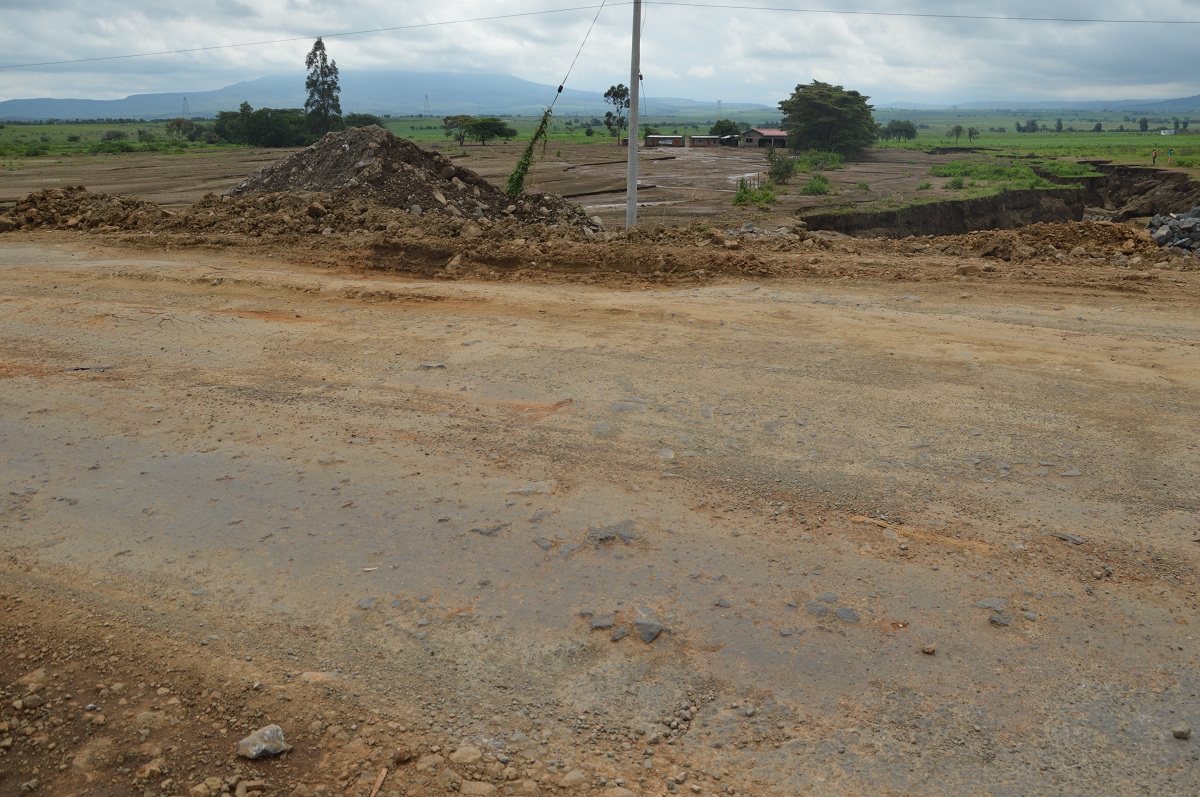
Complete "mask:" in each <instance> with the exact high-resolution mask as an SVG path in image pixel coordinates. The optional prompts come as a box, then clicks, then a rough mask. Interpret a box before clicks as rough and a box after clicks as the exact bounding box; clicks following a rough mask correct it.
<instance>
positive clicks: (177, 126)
mask: <svg viewBox="0 0 1200 797" xmlns="http://www.w3.org/2000/svg"><path fill="white" fill-rule="evenodd" d="M195 129H196V123H195V122H193V121H192V120H191V119H184V118H183V117H182V116H180V117H177V118H175V119H172V120H170V121H169V122H167V123H166V124H165V125H163V130H164V131H165V132H166V134H167V135H168V136H170V137H171V138H191V134H192V132H193V131H194V130H195Z"/></svg>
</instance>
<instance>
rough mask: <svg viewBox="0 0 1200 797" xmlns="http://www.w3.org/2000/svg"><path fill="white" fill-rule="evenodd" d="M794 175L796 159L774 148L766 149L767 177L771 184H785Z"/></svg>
mask: <svg viewBox="0 0 1200 797" xmlns="http://www.w3.org/2000/svg"><path fill="white" fill-rule="evenodd" d="M795 175H796V159H795V158H793V157H791V156H789V155H787V154H785V153H783V152H780V151H779V150H777V149H775V148H774V147H768V148H767V176H768V177H770V178H771V180H772V182H776V183H786V182H787V181H788V180H790V179H792V178H793V177H794V176H795Z"/></svg>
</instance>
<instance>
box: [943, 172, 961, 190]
mask: <svg viewBox="0 0 1200 797" xmlns="http://www.w3.org/2000/svg"><path fill="white" fill-rule="evenodd" d="M965 187H966V183H965V182H964V180H963V177H962V175H961V174H956V175H955V176H953V177H951V178H950V179H949V180H947V181H946V182H944V183H942V188H945V189H947V190H950V191H957V190H959V189H961V188H965Z"/></svg>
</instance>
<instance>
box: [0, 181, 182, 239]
mask: <svg viewBox="0 0 1200 797" xmlns="http://www.w3.org/2000/svg"><path fill="white" fill-rule="evenodd" d="M166 216H167V213H166V211H164V210H163V209H162V208H160V207H159V206H158V205H155V204H154V203H153V202H146V201H143V200H141V199H138V198H137V197H132V196H120V195H115V194H94V193H92V192H90V191H88V190H87V189H86V188H84V187H83V186H81V185H80V186H71V185H68V186H64V187H63V188H48V189H46V190H44V191H34V192H33V193H32V194H30V195H29V196H27V197H25V198H24V199H22V200H21V201H20V202H18V203H17V204H16V207H14V208H13V209H12V213H11V215H10V216H8V217H3V216H0V232H4V231H5V230H8V229H17V228H26V229H34V228H38V227H51V228H56V229H67V230H74V229H79V230H94V229H98V230H100V231H104V232H116V231H118V230H141V229H149V228H153V227H155V226H156V225H158V224H159V223H160V222H161V221H162V220H163V219H164V218H166Z"/></svg>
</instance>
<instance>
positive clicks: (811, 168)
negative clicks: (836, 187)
mask: <svg viewBox="0 0 1200 797" xmlns="http://www.w3.org/2000/svg"><path fill="white" fill-rule="evenodd" d="M845 165H846V159H845V157H843V156H842V154H841V153H838V152H821V151H819V150H813V151H812V152H806V153H804V157H802V158H801V159H800V167H801V168H802V169H803V170H804V171H806V172H831V171H834V170H835V169H840V168H842V167H843V166H845Z"/></svg>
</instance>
